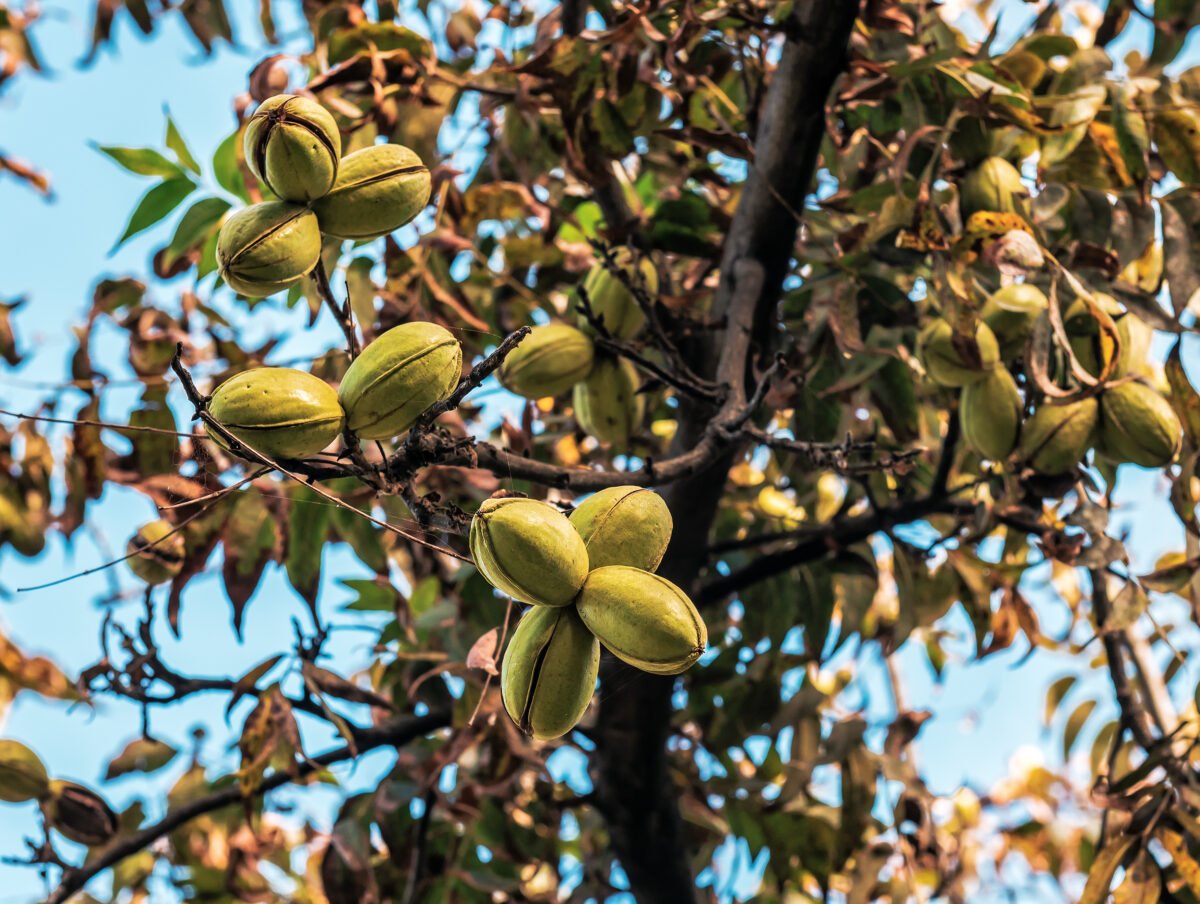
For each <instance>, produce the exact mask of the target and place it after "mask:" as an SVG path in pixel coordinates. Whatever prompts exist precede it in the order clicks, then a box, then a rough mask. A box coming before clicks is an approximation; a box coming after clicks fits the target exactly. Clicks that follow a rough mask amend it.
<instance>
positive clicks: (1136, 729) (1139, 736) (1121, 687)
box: [1089, 568, 1158, 752]
mask: <svg viewBox="0 0 1200 904" xmlns="http://www.w3.org/2000/svg"><path fill="white" fill-rule="evenodd" d="M1089 574H1090V576H1091V580H1092V611H1093V613H1094V615H1095V617H1096V629H1097V630H1098V631H1099V632H1100V638H1101V641H1102V642H1103V644H1104V653H1105V657H1106V658H1107V659H1108V673H1109V676H1110V677H1111V678H1112V684H1113V692H1114V694H1115V695H1116V698H1117V706H1118V707H1119V708H1120V710H1121V720H1122V721H1123V722H1124V723H1125V726H1126V727H1127V728H1128V729H1129V730H1130V731H1131V732H1132V733H1133V738H1134V740H1135V741H1137V743H1138V746H1139V747H1141V748H1142V749H1143V750H1145V751H1147V752H1149V751H1151V750H1154V749H1155V748H1156V747H1157V746H1158V739H1157V738H1155V737H1154V731H1153V728H1152V725H1151V721H1150V717H1149V715H1148V714H1147V713H1146V710H1145V709H1144V708H1143V707H1142V705H1141V703H1140V702H1139V700H1138V698H1137V696H1136V695H1135V694H1134V692H1133V686H1132V685H1131V684H1130V683H1129V674H1128V672H1127V671H1126V664H1125V648H1124V646H1123V644H1122V637H1121V634H1120V632H1113V631H1106V630H1105V627H1104V626H1105V624H1106V623H1107V622H1108V617H1109V615H1110V613H1111V611H1112V606H1111V604H1110V602H1109V598H1108V577H1107V575H1106V574H1105V573H1104V572H1103V571H1102V570H1100V569H1097V568H1093V569H1091V570H1090V572H1089Z"/></svg>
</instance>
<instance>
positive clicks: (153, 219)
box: [110, 178, 196, 253]
mask: <svg viewBox="0 0 1200 904" xmlns="http://www.w3.org/2000/svg"><path fill="white" fill-rule="evenodd" d="M195 190H196V186H195V185H194V184H193V183H192V181H191V180H190V179H187V178H180V179H168V180H167V181H166V182H160V183H159V184H158V185H156V186H154V188H152V189H150V191H148V192H146V193H145V194H144V195H142V199H141V200H140V201H138V205H137V207H135V208H134V211H133V215H132V216H131V217H130V218H129V223H128V224H127V225H126V226H125V231H124V232H123V233H121V237H120V238H119V239H117V243H116V244H115V245H113V247H112V250H113V251H116V250H117V249H118V248H120V247H121V246H122V245H123V244H125V242H126V241H127V240H128V239H130V238H132V237H133V236H135V235H137V234H138V233H139V232H142V231H143V230H146V229H149V228H150V227H151V226H153V225H154V224H155V223H157V222H159V221H160V220H162V219H163V218H164V217H166V216H167V215H168V214H170V213H171V211H173V210H174V209H175V208H176V207H178V206H179V204H180V202H182V201H183V199H184V198H186V197H187V196H188V195H190V194H191V193H192V192H193V191H195ZM110 253H111V252H110Z"/></svg>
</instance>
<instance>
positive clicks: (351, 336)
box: [312, 258, 362, 361]
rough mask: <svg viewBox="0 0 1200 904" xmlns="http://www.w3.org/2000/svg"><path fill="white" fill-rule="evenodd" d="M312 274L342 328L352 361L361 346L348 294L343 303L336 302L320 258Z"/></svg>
mask: <svg viewBox="0 0 1200 904" xmlns="http://www.w3.org/2000/svg"><path fill="white" fill-rule="evenodd" d="M312 276H313V280H314V281H315V282H316V284H317V294H318V295H320V296H321V300H322V301H324V302H325V307H327V308H329V312H330V313H331V314H333V319H334V320H336V321H337V324H338V326H340V327H341V328H342V335H344V336H345V337H346V351H348V352H349V353H350V360H351V361H353V360H354V359H355V358H357V357H358V353H359V352H360V351H361V350H362V346H360V345H359V344H358V333H357V332H356V331H355V329H354V311H353V309H352V308H351V307H350V295H349V293H347V295H346V301H345V303H344V304H341V305H339V304H338V303H337V299H336V298H334V297H333V287H332V286H330V285H329V274H328V273H326V272H325V261H323V260H322V259H321V258H317V266H316V267H314V268H313V272H312Z"/></svg>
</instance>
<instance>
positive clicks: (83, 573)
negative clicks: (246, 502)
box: [17, 501, 217, 593]
mask: <svg viewBox="0 0 1200 904" xmlns="http://www.w3.org/2000/svg"><path fill="white" fill-rule="evenodd" d="M216 504H217V503H216V501H214V502H212V503H211V504H209V505H206V506H205V507H204V508H202V509H200V510H199V511H198V512H193V513H192V514H190V515H188V516H187V517H186V518H184V519H183V520H182V521H180V522H179V523H178V524H176V525H175V526H174V527H173V528H171V530H169V531H167V532H166V533H165V534H163V535H162V536H161V537H159V538H158V539H157V540H153V541H151V542H149V543H146V544H145V545H143V546H138V547H137V548H136V549H134V550H133V551H132V552H127V553H126V554H125V555H123V556H121V558H119V559H113V560H112V561H110V562H105V563H104V564H103V565H97V566H96V567H95V568H87V569H85V570H83V571H77V572H75V573H74V574H69V575H67V576H66V577H65V578H57V579H55V580H53V581H47V582H46V583H45V584H34V585H33V586H32V587H18V588H17V593H31V592H33V591H34V590H45V589H46V588H48V587H57V586H58V585H59V584H65V583H67V582H68V581H73V580H75V579H76V578H82V577H86V576H87V575H89V574H95V573H96V572H98V571H104V570H105V569H106V568H112V567H113V566H114V565H120V564H121V563H122V562H124V561H125V560H127V559H132V558H133V557H134V556H136V555H139V554H140V553H142V552H144V551H145V550H147V549H149V548H151V547H153V546H158V544H160V543H162V542H163V541H164V540H166V539H168V538H169V537H173V536H174V535H175V534H177V533H179V532H180V531H181V530H183V529H184V528H185V527H187V526H188V524H190V523H191V522H193V521H195V520H196V519H197V518H199V517H200V516H201V515H203V514H206V513H207V512H209V511H210V510H211V509H212V508H213V506H215V505H216Z"/></svg>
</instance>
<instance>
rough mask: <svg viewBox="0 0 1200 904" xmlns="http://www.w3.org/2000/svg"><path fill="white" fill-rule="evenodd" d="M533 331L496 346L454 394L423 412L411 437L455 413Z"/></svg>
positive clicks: (527, 329) (519, 332) (507, 338)
mask: <svg viewBox="0 0 1200 904" xmlns="http://www.w3.org/2000/svg"><path fill="white" fill-rule="evenodd" d="M532 331H533V330H532V328H531V327H527V326H523V327H521V328H520V329H519V330H516V331H515V332H512V333H510V334H509V335H507V336H505V337H504V341H503V342H501V343H500V344H499V345H498V346H496V350H495V351H493V352H492V353H491V354H490V355H488V356H487V357H486V358H484V359H483V360H482V361H480V362H479V363H478V364H476V365H475V366H474V367H472V368H471V372H470V373H469V374H467V375H466V376H465V377H463V378H462V379H461V380H459V381H458V386H457V387H455V389H454V392H452V393H450V395H448V396H446V398H444V399H442V401H440V402H438V403H437V404H436V405H430V406H429V408H427V409H426V410H425V411H424V412H422V414H421V416H420V417H419V418H417V422H416V423H415V424H413V426H412V428H411V430H410V431H409V435H410V437H411V435H412V433H414V432H417V431H421V430H424V429H425V428H426V427H428V426H429V425H430V424H432V423H433V422H434V421H436V420H437V419H438V418H439V417H441V416H442V415H443V414H445V413H446V412H448V411H453V410H454V409H456V408H457V407H458V406H459V405H461V404H462V401H463V399H465V398H466V396H467V393H469V392H470V391H471V390H473V389H475V388H477V387H478V386H479V384H480V383H482V382H483V381H484V380H486V379H487V378H488V377H489V376H491V374H492V372H493V371H495V370H496V369H497V368H498V367H500V365H501V364H503V363H504V359H505V358H507V357H508V356H509V354H510V353H511V352H512V351H513V349H515V348H516V347H517V346H518V345H520V344H521V342H522V340H524V339H525V337H526V336H528V335H529V334H530V333H531V332H532Z"/></svg>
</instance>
